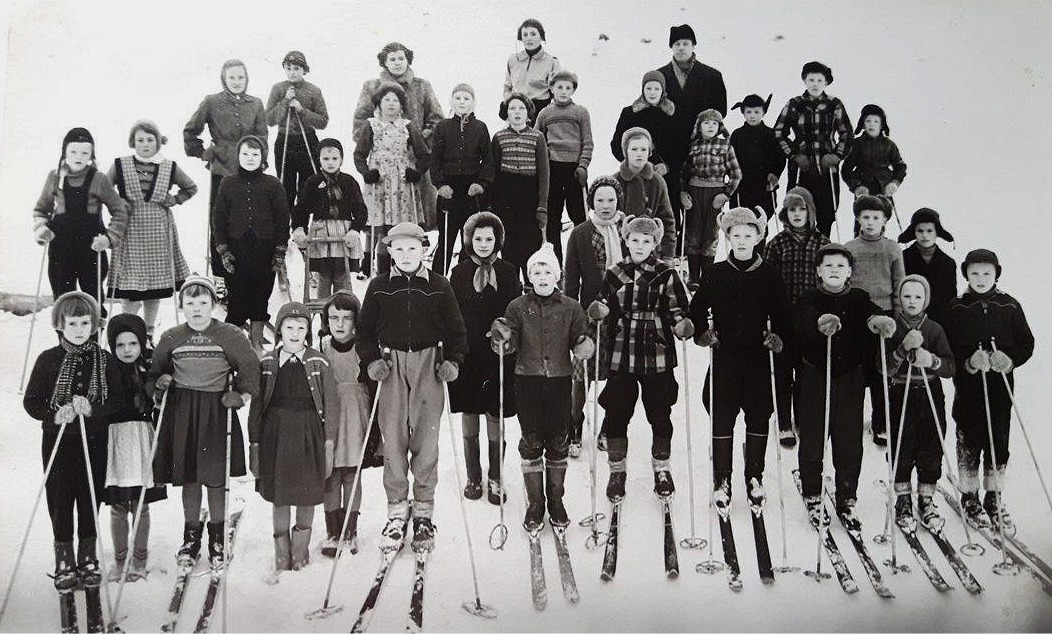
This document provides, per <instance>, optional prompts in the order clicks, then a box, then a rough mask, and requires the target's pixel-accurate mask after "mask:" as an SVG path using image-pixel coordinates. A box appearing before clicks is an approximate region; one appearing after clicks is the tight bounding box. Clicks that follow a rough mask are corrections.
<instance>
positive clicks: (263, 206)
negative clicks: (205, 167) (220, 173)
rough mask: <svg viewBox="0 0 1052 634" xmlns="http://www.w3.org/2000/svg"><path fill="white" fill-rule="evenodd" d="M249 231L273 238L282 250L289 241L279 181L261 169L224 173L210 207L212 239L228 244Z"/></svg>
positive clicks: (286, 212) (287, 220)
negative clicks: (232, 173)
mask: <svg viewBox="0 0 1052 634" xmlns="http://www.w3.org/2000/svg"><path fill="white" fill-rule="evenodd" d="M248 231H252V232H253V233H255V234H256V237H257V238H259V239H260V240H267V241H273V242H274V243H275V244H276V245H277V248H278V249H279V250H280V251H281V252H282V253H284V250H285V245H286V243H287V242H288V240H289V202H288V199H287V198H286V197H285V189H284V188H283V187H282V185H281V181H279V180H278V179H276V178H274V177H273V176H271V175H270V174H264V173H263V172H262V171H255V172H251V173H247V172H245V173H238V174H236V175H234V176H227V177H226V178H224V179H223V182H221V183H220V184H219V192H218V193H217V194H216V201H215V207H213V209H212V239H213V240H214V241H215V243H216V244H227V243H228V242H229V241H231V240H237V239H239V238H241V236H243V235H244V234H245V233H247V232H248Z"/></svg>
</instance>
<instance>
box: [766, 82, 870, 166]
mask: <svg viewBox="0 0 1052 634" xmlns="http://www.w3.org/2000/svg"><path fill="white" fill-rule="evenodd" d="M852 132H853V131H852V129H851V120H850V119H849V118H848V115H847V110H846V109H845V108H844V104H843V103H842V102H841V101H840V99H837V98H836V97H830V96H829V95H827V94H825V93H822V95H821V96H820V97H818V99H812V98H811V97H810V96H808V94H807V93H806V92H805V93H804V94H803V95H800V96H799V97H793V98H792V99H790V100H789V103H787V104H785V107H784V108H782V112H781V114H779V115H778V121H777V122H776V123H775V124H774V136H775V137H776V138H777V139H778V145H780V146H781V148H782V152H783V153H784V154H785V155H786V156H787V157H789V158H792V156H793V155H794V154H804V155H806V156H807V157H808V158H810V159H811V164H812V166H817V165H818V162H819V160H821V158H822V156H823V155H824V154H830V153H832V154H836V155H837V156H839V157H840V158H841V159H843V158H845V157H847V155H848V152H850V151H851V145H852V141H853V140H854V138H853V136H852ZM834 133H835V134H836V135H837V143H836V145H834V144H833V134H834ZM790 134H792V135H793V138H792V139H790V138H789V135H790Z"/></svg>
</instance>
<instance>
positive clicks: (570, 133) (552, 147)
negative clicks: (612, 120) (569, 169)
mask: <svg viewBox="0 0 1052 634" xmlns="http://www.w3.org/2000/svg"><path fill="white" fill-rule="evenodd" d="M536 128H537V129H538V130H540V131H541V132H542V133H543V134H544V137H545V138H546V139H547V141H548V160H550V161H553V162H561V163H577V165H578V166H579V167H588V164H589V163H591V162H592V147H593V144H592V118H591V116H589V114H588V109H587V108H585V107H584V106H580V105H578V104H576V103H574V102H572V101H571V102H569V103H567V104H566V105H563V104H560V103H558V102H554V101H553V102H552V103H551V104H550V105H549V106H548V107H547V108H543V109H541V111H540V112H539V113H537V125H536Z"/></svg>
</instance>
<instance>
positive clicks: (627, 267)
mask: <svg viewBox="0 0 1052 634" xmlns="http://www.w3.org/2000/svg"><path fill="white" fill-rule="evenodd" d="M662 264H663V263H662V262H661V261H660V260H658V259H657V255H656V250H655V252H654V253H651V254H650V255H648V256H647V259H645V260H643V261H642V262H639V263H638V264H637V263H636V262H634V261H632V256H631V255H626V256H625V259H623V260H621V262H620V263H619V264H618V266H617V268H618V269H620V271H618V272H617V276H618V277H619V278H620V279H621V281H622V282H625V283H628V282H631V281H633V276H634V275H635V272H636V271H637V270H638V271H642V272H643V273H655V272H657V271H658V269H659V267H661V265H662Z"/></svg>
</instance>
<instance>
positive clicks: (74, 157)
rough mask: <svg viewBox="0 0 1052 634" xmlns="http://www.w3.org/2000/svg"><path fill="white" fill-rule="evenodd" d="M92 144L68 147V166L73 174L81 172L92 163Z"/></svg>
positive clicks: (78, 144) (70, 144)
mask: <svg viewBox="0 0 1052 634" xmlns="http://www.w3.org/2000/svg"><path fill="white" fill-rule="evenodd" d="M91 147H92V146H91V144H90V143H88V142H86V141H85V142H77V143H69V144H67V145H66V165H67V166H68V167H69V171H71V172H79V171H80V170H82V169H84V168H85V167H87V166H88V164H89V163H91Z"/></svg>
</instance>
